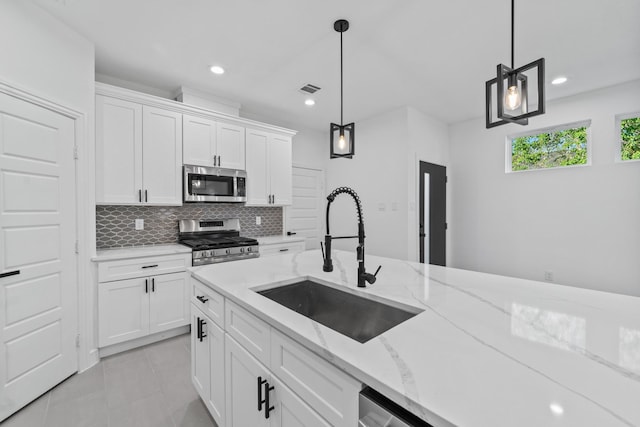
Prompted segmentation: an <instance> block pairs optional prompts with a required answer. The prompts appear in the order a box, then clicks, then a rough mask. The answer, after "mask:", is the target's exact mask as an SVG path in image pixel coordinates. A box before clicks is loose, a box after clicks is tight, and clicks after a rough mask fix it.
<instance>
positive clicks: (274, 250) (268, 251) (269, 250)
mask: <svg viewBox="0 0 640 427" xmlns="http://www.w3.org/2000/svg"><path fill="white" fill-rule="evenodd" d="M304 250H305V243H304V241H303V242H290V243H272V244H268V245H260V256H271V255H278V254H290V253H296V252H302V251H304Z"/></svg>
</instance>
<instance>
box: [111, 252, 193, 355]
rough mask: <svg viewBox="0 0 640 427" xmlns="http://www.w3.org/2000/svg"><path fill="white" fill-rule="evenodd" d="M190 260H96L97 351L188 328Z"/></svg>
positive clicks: (179, 257)
mask: <svg viewBox="0 0 640 427" xmlns="http://www.w3.org/2000/svg"><path fill="white" fill-rule="evenodd" d="M189 260H190V255H189V254H181V255H167V256H160V257H148V258H135V259H125V260H114V261H104V262H101V263H100V264H99V265H98V345H99V347H106V346H109V345H112V344H117V343H121V342H124V341H129V340H132V339H135V338H141V337H144V336H147V335H150V334H153V333H156V332H162V331H166V330H169V329H174V328H177V327H180V326H184V325H188V324H189V318H190V316H189V296H190V288H189V275H188V274H187V273H186V271H185V268H186V265H187V264H188V262H189ZM169 271H170V273H169ZM161 273H165V274H161ZM117 278H121V279H120V280H115V279H117Z"/></svg>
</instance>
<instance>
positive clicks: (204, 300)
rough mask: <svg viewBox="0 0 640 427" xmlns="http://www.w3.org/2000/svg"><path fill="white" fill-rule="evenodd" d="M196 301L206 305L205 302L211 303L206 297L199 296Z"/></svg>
mask: <svg viewBox="0 0 640 427" xmlns="http://www.w3.org/2000/svg"><path fill="white" fill-rule="evenodd" d="M196 299H197V300H198V301H200V302H201V303H203V304H204V303H205V302H207V301H209V298H207V297H205V296H204V295H198V296H197V297H196Z"/></svg>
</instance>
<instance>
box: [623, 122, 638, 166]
mask: <svg viewBox="0 0 640 427" xmlns="http://www.w3.org/2000/svg"><path fill="white" fill-rule="evenodd" d="M618 123H620V126H619V127H618V129H620V154H621V156H620V157H621V159H622V160H640V113H636V114H631V115H629V114H627V115H625V116H621V117H618Z"/></svg>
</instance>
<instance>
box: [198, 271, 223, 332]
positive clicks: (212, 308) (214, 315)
mask: <svg viewBox="0 0 640 427" xmlns="http://www.w3.org/2000/svg"><path fill="white" fill-rule="evenodd" d="M191 302H192V303H193V304H194V305H195V306H196V307H198V308H199V309H200V310H202V312H203V313H204V314H206V315H207V316H209V317H210V318H211V320H213V321H214V322H215V323H216V325H218V326H220V327H221V328H224V297H223V296H222V295H220V294H219V293H218V292H216V291H214V290H213V289H211V288H210V287H208V286H207V285H205V284H204V283H202V282H201V281H199V280H197V279H194V278H193V277H192V278H191Z"/></svg>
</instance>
